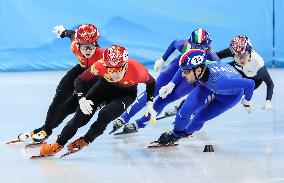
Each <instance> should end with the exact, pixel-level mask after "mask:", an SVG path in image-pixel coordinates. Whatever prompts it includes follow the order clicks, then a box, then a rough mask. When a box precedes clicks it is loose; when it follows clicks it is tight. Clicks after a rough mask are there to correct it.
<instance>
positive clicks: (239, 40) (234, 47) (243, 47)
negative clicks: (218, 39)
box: [230, 35, 252, 55]
mask: <svg viewBox="0 0 284 183" xmlns="http://www.w3.org/2000/svg"><path fill="white" fill-rule="evenodd" d="M230 49H231V51H232V53H233V54H235V55H238V54H243V53H245V52H246V51H251V50H252V44H251V41H250V40H249V38H248V37H246V36H242V35H239V36H236V37H234V39H233V40H232V41H231V43H230Z"/></svg>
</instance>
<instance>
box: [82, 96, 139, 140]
mask: <svg viewBox="0 0 284 183" xmlns="http://www.w3.org/2000/svg"><path fill="white" fill-rule="evenodd" d="M135 97H136V96H135V95H134V96H123V97H120V98H117V99H114V100H112V101H110V102H109V103H107V104H106V105H105V107H104V108H102V109H101V110H100V112H99V114H98V118H97V120H96V122H94V123H93V124H92V126H91V127H90V129H89V131H88V132H87V133H86V135H85V136H84V138H85V139H86V141H88V142H93V141H94V140H95V138H97V137H98V136H100V135H101V134H103V132H104V130H105V129H106V127H107V125H108V124H109V123H110V122H111V121H113V120H114V119H116V118H117V117H119V116H120V115H121V114H122V113H123V111H125V109H126V108H127V107H128V106H129V105H130V104H131V103H132V102H133V101H134V99H135Z"/></svg>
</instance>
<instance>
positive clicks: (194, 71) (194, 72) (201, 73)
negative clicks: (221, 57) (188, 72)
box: [193, 67, 204, 80]
mask: <svg viewBox="0 0 284 183" xmlns="http://www.w3.org/2000/svg"><path fill="white" fill-rule="evenodd" d="M198 68H201V69H202V71H201V72H200V74H199V76H200V77H198V76H197V75H196V69H198ZM203 72H204V68H203V67H196V68H194V69H193V74H194V77H195V80H198V79H200V78H201V77H202V75H203Z"/></svg>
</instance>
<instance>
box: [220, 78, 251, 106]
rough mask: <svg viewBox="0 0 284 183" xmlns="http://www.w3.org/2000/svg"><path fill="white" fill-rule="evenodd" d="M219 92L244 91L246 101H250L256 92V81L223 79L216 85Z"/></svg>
mask: <svg viewBox="0 0 284 183" xmlns="http://www.w3.org/2000/svg"><path fill="white" fill-rule="evenodd" d="M216 89H217V90H236V89H244V91H245V99H246V100H247V101H250V100H251V98H252V95H253V90H254V81H253V80H252V79H245V78H222V79H220V80H219V81H218V82H217V84H216Z"/></svg>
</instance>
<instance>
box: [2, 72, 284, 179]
mask: <svg viewBox="0 0 284 183" xmlns="http://www.w3.org/2000/svg"><path fill="white" fill-rule="evenodd" d="M269 72H270V73H271V76H272V78H273V79H274V84H275V90H274V96H273V105H274V110H273V111H263V110H261V108H262V106H263V105H264V100H265V94H266V86H265V84H264V83H263V85H262V86H261V87H260V88H259V89H258V90H257V91H256V92H255V94H254V97H253V107H254V112H253V113H252V114H247V113H245V111H244V109H243V108H242V106H241V105H240V104H238V105H237V106H236V107H234V108H233V109H231V110H230V111H228V112H226V113H225V114H223V115H221V116H219V117H218V118H216V119H214V120H212V121H209V122H208V123H206V125H205V127H204V128H203V129H202V130H201V131H200V132H198V133H196V134H194V136H193V138H189V139H183V140H181V141H180V142H179V143H180V145H179V146H177V147H169V148H161V149H152V150H149V149H147V148H146V147H147V145H148V143H149V142H150V141H152V140H155V139H157V138H158V137H159V135H160V134H161V133H162V132H165V131H166V130H170V129H172V126H171V123H172V122H173V121H174V118H173V117H171V118H167V119H163V120H161V121H159V122H158V124H157V125H155V126H153V125H149V126H148V127H147V128H145V129H142V130H140V131H139V133H137V134H130V135H126V136H113V135H108V133H107V132H109V131H110V130H111V127H112V125H109V126H108V129H107V130H106V133H105V134H104V135H103V136H101V137H99V138H98V139H96V141H95V142H94V143H93V144H91V145H90V146H88V147H87V148H85V149H83V150H82V151H81V152H79V153H76V154H74V155H70V156H68V157H66V158H64V159H60V158H59V157H58V156H56V157H50V158H43V159H37V160H29V159H28V157H29V156H30V155H32V154H36V153H37V152H38V148H32V149H27V150H25V149H24V144H14V145H6V144H5V142H6V141H8V140H13V139H15V138H16V137H17V135H18V134H19V133H21V132H25V131H29V130H31V129H34V128H36V127H39V126H41V125H42V124H43V121H44V119H45V115H46V111H47V109H48V106H49V104H50V102H51V100H52V97H53V95H54V93H55V88H56V86H57V83H58V82H59V79H60V78H61V77H62V76H63V75H64V72H27V73H0V86H1V90H0V102H1V106H0V111H1V118H0V155H1V156H0V170H1V171H0V177H1V181H0V182H1V183H2V182H3V183H4V182H16V183H17V182H31V181H32V182H34V181H36V182H37V183H41V182H44V183H47V182H48V183H50V182H52V183H56V182H65V183H71V182H78V183H79V182H98V183H102V182H115V183H118V182H124V183H128V182H129V183H130V182H131V183H134V182H135V183H137V182H155V183H158V182H171V183H172V182H218V183H219V182H226V183H227V182H230V183H231V182H242V183H244V182H248V183H252V182H284V175H283V168H284V150H283V147H284V104H283V103H282V102H284V99H283V96H284V94H283V92H282V91H283V89H284V80H283V79H282V77H283V73H284V70H269ZM139 88H140V91H141V90H142V89H143V88H144V87H139ZM172 105H173V104H171V105H170V106H172ZM142 114H143V113H142V111H141V112H140V114H139V115H142ZM139 115H138V116H136V117H139ZM95 118H96V115H95V116H94V118H93V120H92V122H93V121H94V120H95ZM68 119H70V118H68ZM66 121H68V120H66ZM66 121H65V122H64V124H65V123H66ZM64 124H63V125H64ZM63 125H61V126H59V127H58V128H57V129H56V130H55V131H54V133H53V135H52V136H51V137H50V139H49V140H48V142H53V141H54V140H55V139H56V137H57V135H58V134H59V132H60V130H61V129H62V127H63ZM89 125H90V124H89ZM89 125H87V126H86V127H84V128H82V129H80V130H79V133H78V134H77V135H76V136H75V138H77V137H79V136H80V135H83V134H84V132H86V130H87V128H88V127H89ZM206 144H212V145H213V146H214V149H215V152H214V153H204V152H203V148H204V146H205V145H206ZM59 154H61V153H59Z"/></svg>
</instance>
